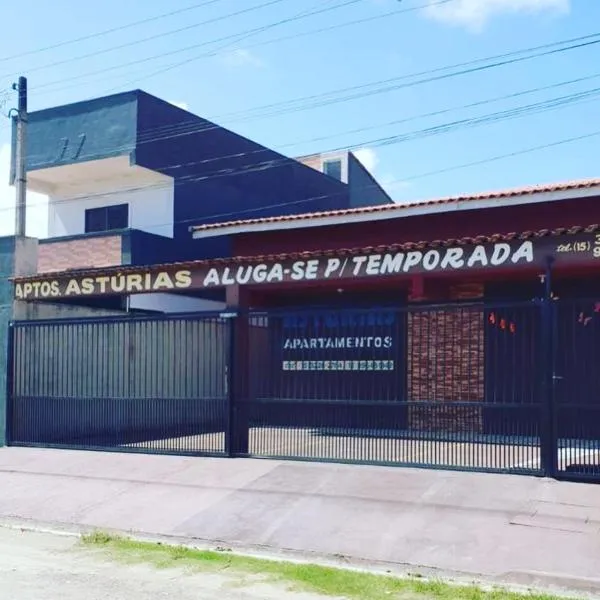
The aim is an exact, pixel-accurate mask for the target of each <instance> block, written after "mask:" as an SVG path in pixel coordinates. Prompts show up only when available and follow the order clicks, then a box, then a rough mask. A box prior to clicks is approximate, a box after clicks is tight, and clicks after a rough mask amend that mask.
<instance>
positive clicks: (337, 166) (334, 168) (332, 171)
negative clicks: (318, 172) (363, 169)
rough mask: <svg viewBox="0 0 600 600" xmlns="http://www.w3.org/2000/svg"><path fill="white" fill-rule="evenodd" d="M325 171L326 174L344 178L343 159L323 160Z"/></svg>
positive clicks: (340, 178)
mask: <svg viewBox="0 0 600 600" xmlns="http://www.w3.org/2000/svg"><path fill="white" fill-rule="evenodd" d="M323 173H325V175H329V176H330V177H334V178H335V179H339V180H340V181H341V180H342V161H341V160H339V159H336V160H326V161H323Z"/></svg>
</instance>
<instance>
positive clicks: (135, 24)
mask: <svg viewBox="0 0 600 600" xmlns="http://www.w3.org/2000/svg"><path fill="white" fill-rule="evenodd" d="M222 1H223V0H204V2H198V3H196V4H192V5H191V6H186V7H185V8H178V9H177V10H172V11H170V12H166V13H162V14H160V15H156V16H154V17H147V18H145V19H141V20H139V21H133V22H131V23H126V24H125V25H119V26H118V27H111V28H110V29H104V30H102V31H97V32H95V33H90V34H88V35H84V36H81V37H77V38H72V39H70V40H65V41H63V42H58V43H56V44H51V45H49V46H43V47H41V48H35V49H34V50H27V51H25V52H20V53H18V54H11V55H10V56H3V57H0V62H7V61H9V60H14V59H15V58H22V57H24V56H31V55H33V54H40V53H41V52H48V51H49V50H54V49H56V48H62V47H64V46H70V45H72V44H77V43H79V42H87V41H88V40H92V39H95V38H99V37H103V36H106V35H110V34H111V33H117V32H119V31H125V30H126V29H131V28H133V27H138V26H139V25H146V24H148V23H153V22H155V21H160V20H161V19H166V18H168V17H173V16H175V15H180V14H182V13H185V12H190V11H192V10H197V9H198V8H203V7H205V6H208V5H209V4H216V3H217V2H222Z"/></svg>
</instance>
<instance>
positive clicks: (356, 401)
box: [8, 300, 600, 481]
mask: <svg viewBox="0 0 600 600" xmlns="http://www.w3.org/2000/svg"><path fill="white" fill-rule="evenodd" d="M11 338H12V340H11V348H12V352H11V354H10V364H9V373H8V374H9V377H8V379H9V416H8V433H9V441H10V443H11V444H12V445H39V446H55V447H66V448H89V449H111V450H120V451H141V452H161V453H176V454H194V455H207V454H208V455H223V456H256V457H277V458H291V459H298V460H332V461H342V462H353V463H371V464H388V465H406V466H421V467H422V466H426V467H434V468H445V469H462V470H477V471H490V472H505V473H521V474H530V475H546V476H551V477H559V478H568V479H573V480H583V481H592V480H600V475H599V471H600V450H599V448H600V442H599V440H600V369H598V367H597V358H599V357H600V304H596V303H594V302H590V301H582V300H577V301H571V300H565V301H562V300H560V301H552V302H548V301H543V300H532V301H527V302H519V303H514V302H513V303H510V302H506V301H502V302H491V301H489V300H486V301H485V302H473V303H456V304H439V305H427V306H415V305H411V306H384V307H371V308H368V309H365V308H360V309H356V308H342V309H340V308H335V309H319V310H317V309H310V310H308V309H306V310H304V309H303V310H289V309H286V310H270V311H266V312H257V311H254V312H251V313H250V314H239V315H238V314H190V315H177V316H168V317H152V318H131V317H128V318H118V319H113V318H109V319H94V320H73V321H65V320H55V321H38V322H36V321H31V322H17V323H14V324H13V325H12V327H11Z"/></svg>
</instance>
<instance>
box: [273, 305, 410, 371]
mask: <svg viewBox="0 0 600 600" xmlns="http://www.w3.org/2000/svg"><path fill="white" fill-rule="evenodd" d="M396 317H397V316H396V314H394V313H393V312H389V313H388V312H374V313H366V312H357V313H339V314H334V313H323V314H316V315H311V316H288V317H285V318H284V319H283V323H282V327H281V332H280V340H281V350H282V364H281V368H282V370H283V371H345V372H349V371H393V370H394V368H395V364H394V363H395V361H394V357H395V355H396V352H397V348H396V346H397V345H398V343H399V341H398V339H397V335H396V334H397V323H396V320H397V319H396Z"/></svg>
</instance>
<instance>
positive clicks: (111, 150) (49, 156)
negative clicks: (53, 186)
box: [11, 92, 137, 183]
mask: <svg viewBox="0 0 600 600" xmlns="http://www.w3.org/2000/svg"><path fill="white" fill-rule="evenodd" d="M136 112H137V94H136V93H134V92H127V93H124V94H116V95H114V96H106V97H104V98H97V99H94V100H88V101H85V102H77V103H74V104H67V105H65V106H59V107H56V108H48V109H45V110H40V111H37V112H32V113H30V114H29V122H28V128H27V139H28V144H27V169H28V170H29V171H32V170H35V169H45V168H49V167H57V166H60V165H68V164H74V163H79V162H84V161H88V160H97V159H101V158H110V157H114V156H122V155H128V154H130V153H131V152H132V151H133V150H134V149H135V143H136V129H135V128H136ZM15 139H16V129H15V127H14V121H13V144H12V148H13V152H12V157H11V183H14V148H15Z"/></svg>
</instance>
